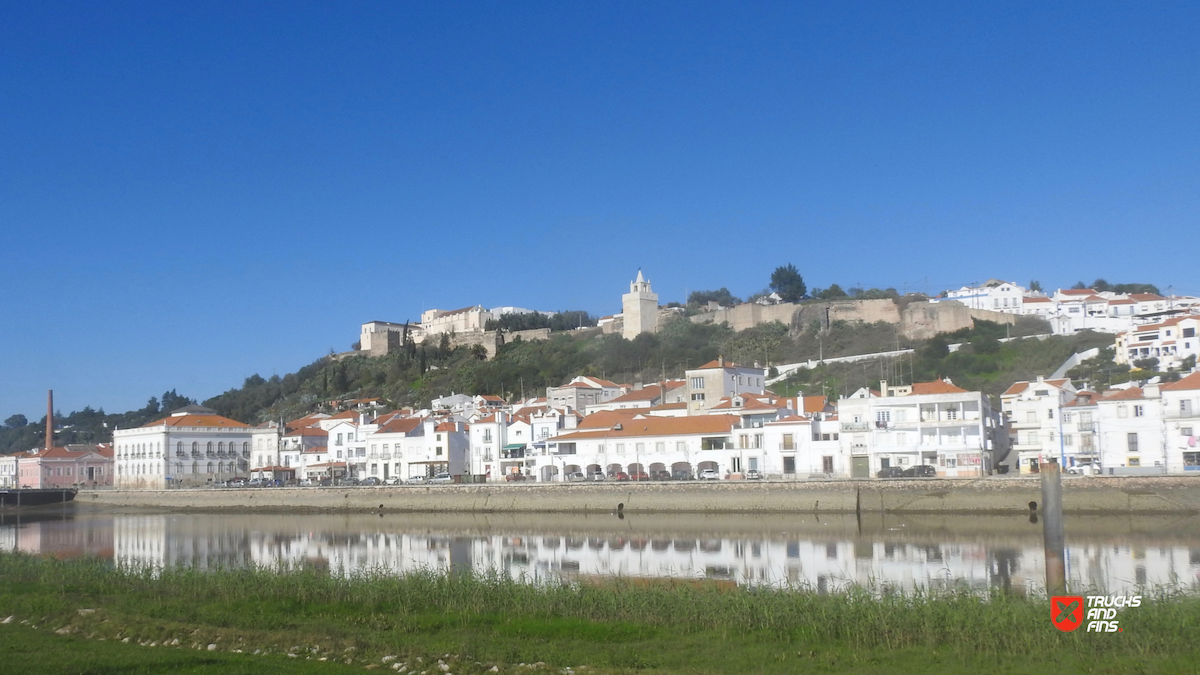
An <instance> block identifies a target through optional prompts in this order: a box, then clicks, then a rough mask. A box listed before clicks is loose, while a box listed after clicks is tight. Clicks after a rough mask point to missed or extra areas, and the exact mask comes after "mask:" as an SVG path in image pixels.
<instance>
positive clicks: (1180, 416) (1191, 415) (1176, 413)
mask: <svg viewBox="0 0 1200 675" xmlns="http://www.w3.org/2000/svg"><path fill="white" fill-rule="evenodd" d="M1163 419H1168V420H1197V419H1200V410H1192V409H1188V410H1164V411H1163Z"/></svg>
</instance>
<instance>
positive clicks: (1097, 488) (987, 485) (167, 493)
mask: <svg viewBox="0 0 1200 675" xmlns="http://www.w3.org/2000/svg"><path fill="white" fill-rule="evenodd" d="M77 501H79V502H81V503H86V504H98V505H107V506H134V507H150V508H160V509H185V510H227V509H244V508H251V509H255V510H260V511H264V512H267V511H269V512H296V511H377V510H384V511H395V512H457V513H608V512H614V511H617V510H618V509H621V510H623V511H624V512H625V513H914V514H917V513H1028V511H1029V503H1030V502H1040V501H1041V488H1040V483H1039V479H1038V478H1036V477H1032V478H988V479H915V480H891V481H877V480H862V481H806V482H795V483H789V482H771V481H767V482H725V481H721V482H714V483H698V482H680V483H671V482H666V483H644V484H638V483H615V484H614V483H601V484H594V483H565V484H564V483H556V484H524V485H510V484H484V485H438V486H396V487H332V488H256V489H249V488H248V489H196V490H137V491H134V490H129V491H120V490H108V491H95V492H83V493H80V495H79V496H78V497H77ZM1063 506H1064V510H1065V511H1066V512H1067V513H1135V514H1164V513H1189V514H1195V513H1200V477H1198V478H1192V477H1155V478H1142V477H1112V478H1108V477H1079V478H1067V479H1064V481H1063Z"/></svg>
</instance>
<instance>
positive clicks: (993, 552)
mask: <svg viewBox="0 0 1200 675" xmlns="http://www.w3.org/2000/svg"><path fill="white" fill-rule="evenodd" d="M112 520H113V523H112V531H113V537H112V540H113V542H114V543H115V549H116V555H117V560H118V562H119V564H122V565H127V566H144V565H163V564H169V565H181V564H182V565H190V566H195V567H200V568H214V567H242V566H247V565H251V564H253V565H260V566H265V567H277V566H280V565H283V566H297V565H309V566H313V565H315V566H318V567H320V568H322V569H327V570H329V571H330V572H331V573H334V574H342V575H348V574H356V573H364V572H375V571H382V572H385V573H393V574H395V573H404V572H414V571H438V572H444V571H452V570H465V569H471V570H474V571H477V572H497V573H501V574H504V575H507V576H510V577H512V578H514V579H526V580H530V581H545V580H551V579H557V578H561V577H565V578H591V577H603V576H618V575H619V576H625V577H648V578H667V577H674V578H691V579H705V578H707V579H716V580H723V581H730V582H733V583H736V584H739V585H776V586H778V585H793V586H800V587H808V588H812V589H814V590H817V591H819V592H829V591H835V590H837V589H840V588H843V587H845V586H847V585H849V584H860V585H864V586H872V587H887V588H891V589H895V590H906V591H911V590H914V589H918V588H926V589H935V588H945V587H952V586H966V587H970V588H975V589H983V588H987V587H989V586H1000V587H1005V588H1012V589H1015V590H1033V589H1039V588H1041V587H1042V586H1043V558H1042V555H1043V554H1042V545H1041V542H1040V540H1039V539H1031V538H1021V539H1019V540H1017V541H1012V540H1009V541H1005V542H1002V543H998V544H992V543H990V542H989V543H984V542H975V541H962V540H960V541H955V542H951V543H939V542H937V541H936V540H935V539H933V538H931V539H930V541H928V542H922V541H913V540H912V539H913V538H912V536H911V535H910V536H908V537H907V538H906V539H905V540H903V541H900V540H896V541H891V540H888V539H887V537H886V536H884V535H877V536H875V537H874V538H867V537H864V538H860V539H854V538H851V537H849V536H842V537H838V536H836V535H835V536H833V537H828V538H826V537H821V538H808V539H802V538H799V537H794V538H793V537H779V536H777V535H772V536H771V537H770V538H747V537H738V536H730V535H720V536H707V535H687V536H682V537H681V536H661V535H644V534H638V533H628V532H626V533H622V534H595V533H592V534H577V535H575V534H569V533H564V534H556V535H548V534H544V533H536V534H532V533H521V532H505V533H486V534H463V533H457V532H443V533H438V532H433V533H430V532H428V531H427V530H425V529H422V530H421V531H418V532H403V531H380V530H379V529H378V528H375V529H373V530H372V531H362V530H360V531H353V530H351V531H347V530H346V529H344V526H345V525H347V524H348V523H341V524H342V525H343V529H338V528H337V523H338V519H329V521H328V526H327V527H313V526H312V523H307V524H306V521H305V519H303V518H300V517H295V518H293V517H272V518H271V520H270V521H268V522H266V523H262V524H256V523H260V522H261V519H259V520H257V521H251V520H248V519H244V518H235V519H229V518H225V517H222V516H186V515H176V516H169V515H155V516H118V517H115V518H113V519H112ZM264 525H265V526H264ZM322 525H326V523H322ZM375 525H376V526H378V525H379V524H378V523H376V524H375ZM0 541H4V539H3V534H0ZM1067 556H1068V563H1069V574H1070V578H1071V583H1072V587H1073V588H1077V589H1083V588H1091V587H1095V588H1101V589H1105V588H1107V589H1109V590H1119V589H1124V588H1132V587H1134V586H1139V585H1150V586H1155V585H1182V586H1185V587H1191V588H1196V589H1200V581H1198V579H1200V547H1195V548H1189V547H1188V546H1186V545H1180V544H1179V543H1177V542H1171V543H1170V544H1166V545H1138V546H1130V545H1116V546H1114V545H1110V544H1103V545H1102V544H1094V543H1084V544H1079V545H1074V546H1070V547H1069V548H1068V553H1067Z"/></svg>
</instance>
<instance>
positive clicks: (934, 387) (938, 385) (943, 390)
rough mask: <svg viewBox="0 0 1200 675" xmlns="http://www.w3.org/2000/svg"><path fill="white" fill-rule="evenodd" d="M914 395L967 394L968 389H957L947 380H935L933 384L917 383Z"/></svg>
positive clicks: (913, 388)
mask: <svg viewBox="0 0 1200 675" xmlns="http://www.w3.org/2000/svg"><path fill="white" fill-rule="evenodd" d="M912 393H914V394H921V395H924V394H965V393H967V390H966V389H963V388H961V387H956V386H954V385H953V384H950V383H949V382H946V381H945V380H934V381H933V382H916V383H914V384H913V386H912Z"/></svg>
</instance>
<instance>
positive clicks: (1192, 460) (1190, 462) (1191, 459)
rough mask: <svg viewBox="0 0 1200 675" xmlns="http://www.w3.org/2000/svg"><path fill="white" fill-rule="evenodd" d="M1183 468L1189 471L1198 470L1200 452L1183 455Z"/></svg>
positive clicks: (1199, 466) (1199, 467)
mask: <svg viewBox="0 0 1200 675" xmlns="http://www.w3.org/2000/svg"><path fill="white" fill-rule="evenodd" d="M1183 466H1184V467H1185V468H1189V469H1200V452H1185V453H1183Z"/></svg>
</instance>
